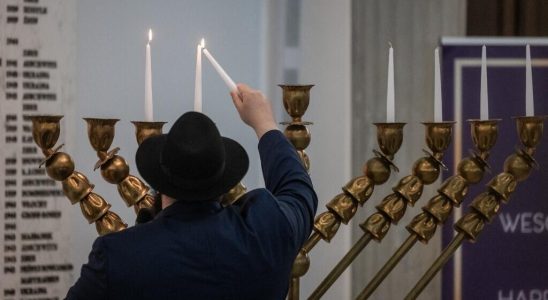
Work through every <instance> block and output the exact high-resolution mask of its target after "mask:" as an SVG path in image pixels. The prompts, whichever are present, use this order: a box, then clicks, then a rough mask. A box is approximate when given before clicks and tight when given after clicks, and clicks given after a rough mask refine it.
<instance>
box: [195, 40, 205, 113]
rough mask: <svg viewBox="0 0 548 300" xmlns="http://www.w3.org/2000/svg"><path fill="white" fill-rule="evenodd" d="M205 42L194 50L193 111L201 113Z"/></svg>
mask: <svg viewBox="0 0 548 300" xmlns="http://www.w3.org/2000/svg"><path fill="white" fill-rule="evenodd" d="M204 47H205V41H204V39H202V41H201V42H200V44H198V47H197V49H196V78H195V80H194V111H197V112H202V49H203V48H204Z"/></svg>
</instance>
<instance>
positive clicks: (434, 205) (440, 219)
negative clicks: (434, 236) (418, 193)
mask: <svg viewBox="0 0 548 300" xmlns="http://www.w3.org/2000/svg"><path fill="white" fill-rule="evenodd" d="M453 205H454V202H453V201H452V200H449V198H448V197H447V196H445V195H439V194H438V195H436V196H434V197H432V198H430V200H429V201H428V203H426V205H425V206H424V207H423V208H422V210H423V211H424V213H427V214H428V215H430V216H431V217H432V218H433V219H434V220H436V223H437V224H439V225H441V224H443V223H445V221H446V220H447V219H448V218H449V216H451V213H452V211H453Z"/></svg>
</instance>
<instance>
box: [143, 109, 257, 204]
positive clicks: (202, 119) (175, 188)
mask: <svg viewBox="0 0 548 300" xmlns="http://www.w3.org/2000/svg"><path fill="white" fill-rule="evenodd" d="M135 156H136V157H135V161H136V164H137V169H138V170H139V173H140V174H141V176H142V177H143V179H144V180H145V181H147V182H148V184H149V185H150V186H151V187H152V188H154V189H156V190H158V191H160V192H161V193H163V194H165V195H168V196H170V197H172V198H175V199H177V200H185V201H202V200H214V199H216V198H218V197H219V196H221V195H222V194H224V193H226V192H228V191H229V190H230V189H231V188H233V187H234V186H235V185H236V184H237V183H238V182H239V181H241V180H242V178H243V177H244V175H245V173H246V172H247V168H248V167H249V158H248V156H247V153H246V152H245V150H244V148H243V147H242V146H241V145H240V144H239V143H238V142H236V141H234V140H231V139H229V138H226V137H222V136H221V134H220V133H219V130H218V129H217V127H216V126H215V123H213V121H212V120H211V119H210V118H208V117H207V116H206V115H204V114H202V113H198V112H187V113H185V114H183V115H182V116H181V117H179V119H177V121H176V122H175V123H174V124H173V126H172V127H171V129H170V130H169V132H168V133H167V134H162V135H158V136H154V137H150V138H148V139H146V140H145V141H143V143H141V145H140V146H139V149H137V153H136V155H135Z"/></svg>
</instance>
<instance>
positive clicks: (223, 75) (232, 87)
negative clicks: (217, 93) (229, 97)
mask: <svg viewBox="0 0 548 300" xmlns="http://www.w3.org/2000/svg"><path fill="white" fill-rule="evenodd" d="M203 51H204V54H205V56H206V57H207V59H209V61H210V62H211V64H212V65H213V67H214V68H215V70H217V73H219V76H221V78H222V79H223V81H224V82H225V84H226V86H227V87H228V89H229V90H230V91H237V90H238V87H236V84H235V83H234V81H233V80H232V78H230V76H228V74H226V72H225V70H224V69H223V68H222V67H221V65H219V63H218V62H217V61H216V60H215V58H213V56H212V55H211V53H209V51H207V49H206V48H205V47H204V50H203Z"/></svg>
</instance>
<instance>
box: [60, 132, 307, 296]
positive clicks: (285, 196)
mask: <svg viewBox="0 0 548 300" xmlns="http://www.w3.org/2000/svg"><path fill="white" fill-rule="evenodd" d="M259 153H260V156H261V162H262V168H263V174H264V178H265V185H266V189H256V190H253V191H251V192H249V193H247V194H246V195H245V196H244V198H242V199H241V202H239V204H238V205H233V206H230V207H227V208H222V207H221V206H220V205H219V203H217V202H199V203H189V202H182V201H178V202H175V203H174V204H172V205H171V206H169V207H167V208H166V209H164V210H163V211H162V212H161V213H160V214H159V215H158V216H157V217H156V218H155V219H154V220H153V221H151V222H149V223H146V224H143V225H139V226H136V227H132V228H129V229H127V230H124V231H121V232H118V233H113V234H108V235H105V236H103V237H99V238H97V240H96V241H95V243H94V244H93V248H92V250H91V253H90V255H89V262H88V263H87V264H85V265H84V266H82V273H81V276H80V278H79V279H78V281H77V282H76V284H75V285H74V286H73V287H72V288H71V289H70V290H69V292H68V295H67V298H68V299H135V300H136V299H200V300H205V299H238V300H241V299H284V297H285V296H286V293H287V289H288V283H289V276H290V271H291V265H292V263H293V260H294V258H295V256H296V254H297V251H298V250H299V248H300V247H301V245H302V244H303V242H304V241H305V240H306V238H307V237H308V236H309V234H310V232H311V229H312V228H311V227H312V222H313V218H314V214H315V212H316V207H317V197H316V194H315V193H314V190H313V188H312V183H311V181H310V177H309V176H308V174H307V172H306V171H305V169H304V168H303V166H302V165H301V162H300V160H299V157H298V156H297V154H296V152H295V150H294V148H293V146H292V145H291V144H290V143H289V142H288V141H287V140H286V138H285V137H284V136H283V134H282V133H281V132H280V131H277V130H275V131H269V132H268V133H266V134H265V135H264V136H263V137H262V138H261V140H260V141H259Z"/></svg>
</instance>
